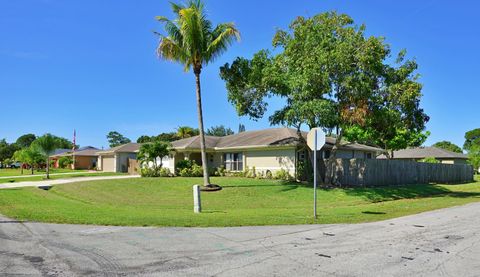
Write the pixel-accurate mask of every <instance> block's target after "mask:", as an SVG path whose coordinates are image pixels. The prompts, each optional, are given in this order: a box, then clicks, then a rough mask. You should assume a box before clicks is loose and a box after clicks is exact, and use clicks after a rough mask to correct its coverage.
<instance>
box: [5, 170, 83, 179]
mask: <svg viewBox="0 0 480 277" xmlns="http://www.w3.org/2000/svg"><path fill="white" fill-rule="evenodd" d="M70 172H88V170H72V169H62V168H51V169H50V174H53V173H70ZM30 174H31V171H30V170H29V169H24V170H23V176H26V175H30ZM33 174H45V170H34V172H33ZM8 176H22V170H21V169H20V168H0V177H8Z"/></svg>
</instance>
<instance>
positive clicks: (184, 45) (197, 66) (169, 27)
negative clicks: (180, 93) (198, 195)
mask: <svg viewBox="0 0 480 277" xmlns="http://www.w3.org/2000/svg"><path fill="white" fill-rule="evenodd" d="M171 6H172V10H173V12H174V13H175V16H176V18H175V19H174V20H169V19H168V18H166V17H164V16H157V20H158V21H160V22H161V23H163V24H164V27H165V32H166V35H162V34H158V35H159V36H160V42H159V44H158V48H157V53H158V56H159V57H160V58H163V59H165V60H170V61H175V62H178V63H181V64H182V65H183V66H184V69H185V71H188V70H190V69H193V73H194V75H195V83H196V97H197V112H198V128H199V131H200V147H201V152H202V164H203V183H204V186H210V178H209V175H208V163H207V154H206V149H205V132H204V127H203V111H202V96H201V87H200V74H201V72H202V68H203V66H205V65H207V64H208V63H210V62H212V61H214V60H215V59H216V58H218V57H219V56H220V55H221V54H222V53H223V52H225V51H226V50H227V48H228V46H229V45H230V44H231V43H233V41H234V40H235V39H239V38H240V33H239V32H238V30H237V29H236V28H235V25H234V24H233V23H221V24H218V25H217V26H216V27H213V25H212V22H211V21H210V20H208V19H207V15H206V14H205V10H204V4H203V3H202V1H200V0H190V1H188V2H187V3H186V5H182V4H175V3H171Z"/></svg>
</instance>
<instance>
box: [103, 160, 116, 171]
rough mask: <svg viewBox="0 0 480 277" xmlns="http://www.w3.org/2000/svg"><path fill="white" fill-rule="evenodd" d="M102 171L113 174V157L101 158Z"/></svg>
mask: <svg viewBox="0 0 480 277" xmlns="http://www.w3.org/2000/svg"><path fill="white" fill-rule="evenodd" d="M102 171H104V172H115V171H116V170H115V156H103V157H102Z"/></svg>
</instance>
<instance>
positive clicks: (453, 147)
mask: <svg viewBox="0 0 480 277" xmlns="http://www.w3.org/2000/svg"><path fill="white" fill-rule="evenodd" d="M432 146H433V147H437V148H441V149H445V150H448V151H452V152H455V153H463V151H462V148H460V147H459V146H458V145H456V144H453V143H452V142H450V141H446V140H443V141H439V142H436V143H434V144H433V145H432Z"/></svg>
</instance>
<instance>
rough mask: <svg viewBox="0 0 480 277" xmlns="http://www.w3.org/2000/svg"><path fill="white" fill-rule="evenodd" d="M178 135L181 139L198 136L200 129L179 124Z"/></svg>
mask: <svg viewBox="0 0 480 277" xmlns="http://www.w3.org/2000/svg"><path fill="white" fill-rule="evenodd" d="M176 130H177V137H178V138H179V139H182V138H189V137H194V136H198V134H199V130H198V129H196V128H193V127H190V126H178V128H177V129H176Z"/></svg>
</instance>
